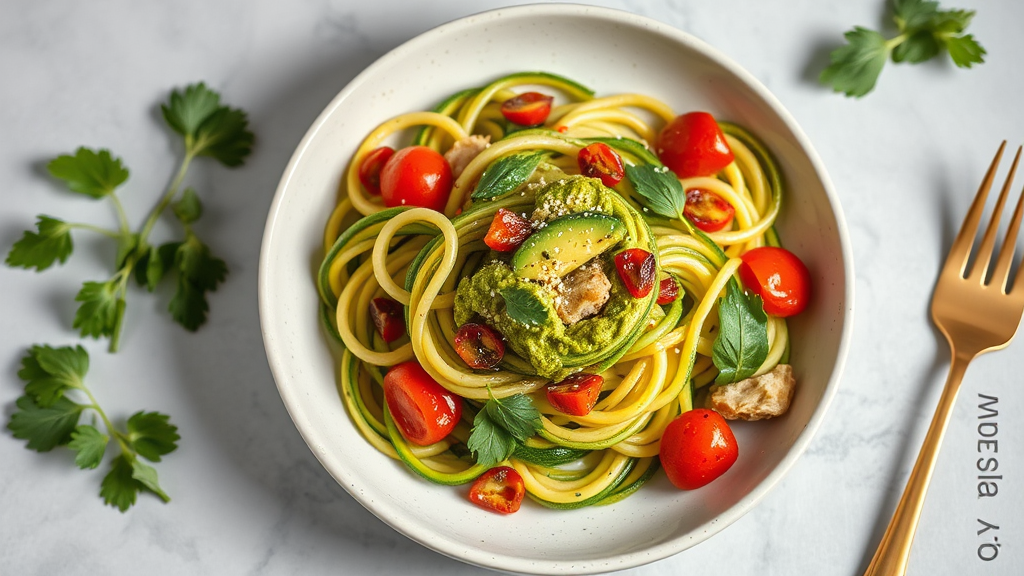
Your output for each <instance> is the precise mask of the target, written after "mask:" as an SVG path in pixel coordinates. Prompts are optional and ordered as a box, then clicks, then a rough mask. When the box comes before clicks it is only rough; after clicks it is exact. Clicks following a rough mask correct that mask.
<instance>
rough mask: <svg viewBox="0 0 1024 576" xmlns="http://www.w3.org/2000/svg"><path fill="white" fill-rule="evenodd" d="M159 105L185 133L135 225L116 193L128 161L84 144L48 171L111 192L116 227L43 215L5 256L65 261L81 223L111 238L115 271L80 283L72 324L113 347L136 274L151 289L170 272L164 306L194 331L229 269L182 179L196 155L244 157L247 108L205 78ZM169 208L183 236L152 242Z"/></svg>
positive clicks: (88, 191) (230, 162)
mask: <svg viewBox="0 0 1024 576" xmlns="http://www.w3.org/2000/svg"><path fill="white" fill-rule="evenodd" d="M161 111H162V113H163V118H164V120H165V122H166V123H167V125H168V126H169V127H170V128H171V129H172V130H173V131H174V132H175V133H177V134H178V135H180V136H181V137H182V141H183V144H184V154H183V156H182V159H181V163H180V164H179V166H178V170H177V172H176V173H175V175H174V177H173V179H172V180H171V182H170V184H169V185H168V187H167V189H166V190H164V192H163V194H162V195H161V196H160V198H159V200H158V201H157V203H156V205H155V206H154V207H153V209H152V210H151V211H150V212H149V214H148V215H147V217H146V219H145V220H144V221H143V222H142V225H141V226H140V227H139V228H138V229H137V230H133V229H132V228H131V226H130V225H129V221H128V215H127V214H126V212H125V210H124V207H123V206H122V204H121V201H120V198H119V196H118V192H119V190H120V188H121V187H122V186H123V185H124V184H125V182H126V181H127V180H128V177H129V170H128V168H127V167H126V166H125V165H124V163H123V162H122V160H121V159H120V158H118V157H116V156H114V155H112V154H111V153H110V151H108V150H103V149H100V150H93V149H90V148H85V147H81V148H79V149H78V150H76V151H75V152H74V153H73V154H65V155H61V156H58V157H57V158H55V159H53V160H52V161H51V162H50V163H49V164H48V165H47V170H48V171H49V173H50V174H51V175H52V176H53V177H54V178H57V179H58V180H62V181H63V182H64V183H65V184H66V186H67V188H68V190H70V191H71V192H74V193H77V194H82V195H85V196H88V197H90V198H93V199H109V200H110V202H111V203H112V204H113V207H114V210H115V212H116V214H117V219H118V226H117V229H108V228H103V227H100V226H95V225H92V224H86V223H78V222H66V221H64V220H62V219H60V218H56V217H53V216H46V215H40V216H38V220H37V222H36V230H35V231H26V232H25V233H24V235H23V236H22V238H21V239H20V240H18V241H17V242H15V244H14V246H13V247H12V248H11V250H10V252H9V253H8V255H7V259H6V263H7V265H8V266H12V267H21V268H34V269H35V270H36V271H43V270H46V269H47V268H50V267H51V266H53V265H54V264H55V263H60V264H63V263H64V262H65V261H67V259H68V257H69V256H70V255H71V254H72V252H73V250H74V243H73V241H72V231H75V230H86V231H91V232H95V233H99V234H101V235H104V236H107V237H109V238H111V239H113V240H114V241H115V242H116V245H117V253H116V256H115V261H114V270H115V272H114V274H113V275H112V276H111V277H110V278H108V279H106V280H100V281H96V280H90V281H86V282H84V283H83V284H82V287H81V289H80V290H79V291H78V294H77V295H76V296H75V300H76V301H77V302H78V303H79V304H78V309H77V311H76V313H75V317H74V320H73V323H72V326H73V327H74V328H77V329H78V330H79V332H80V333H81V335H82V336H83V337H92V338H102V337H106V338H109V339H110V351H111V352H116V351H117V349H118V347H119V343H120V335H121V326H122V324H123V322H124V313H125V308H126V305H127V295H128V285H129V282H130V280H131V279H132V278H133V277H134V278H135V279H136V281H137V282H138V283H139V284H140V285H141V286H144V287H146V288H147V289H148V290H149V291H150V292H152V291H154V290H155V289H156V287H157V285H158V284H159V283H160V281H161V280H162V279H163V278H164V277H167V276H169V275H175V276H176V277H177V280H176V290H175V294H174V296H173V297H172V299H171V301H170V303H169V305H168V309H169V311H170V313H171V317H172V318H173V319H174V320H175V321H176V322H177V323H179V324H181V325H182V326H183V327H185V328H186V329H187V330H190V331H195V330H197V329H198V328H199V327H200V326H201V325H202V324H203V323H204V322H205V321H206V318H207V313H208V311H209V305H208V303H207V299H206V296H207V293H208V292H210V291H213V290H216V289H217V286H218V285H219V284H220V283H221V282H223V281H224V278H225V276H226V274H227V265H226V264H225V262H224V261H223V260H221V259H220V258H218V257H216V256H214V255H213V253H212V252H211V251H210V248H209V247H208V246H207V245H206V244H205V243H203V242H202V241H201V240H200V239H199V237H198V236H197V235H196V233H195V230H194V229H193V224H194V223H195V222H196V221H197V220H198V219H199V217H200V216H201V215H202V203H201V202H200V200H199V196H198V194H197V193H196V192H195V190H194V189H192V188H183V184H184V181H185V176H186V174H187V173H188V170H189V167H190V166H191V164H192V161H193V160H194V159H196V158H198V157H209V158H213V159H214V160H216V161H218V162H220V163H221V164H223V165H224V166H227V167H235V166H240V165H241V164H242V163H243V162H244V161H245V158H246V157H247V156H248V155H249V153H250V152H251V151H252V145H253V139H254V137H253V134H252V132H250V131H249V128H248V120H247V117H246V113H245V112H244V111H242V110H239V109H236V108H231V107H229V106H225V105H223V104H221V101H220V95H219V94H218V93H216V92H214V91H213V90H210V89H209V88H207V87H206V85H205V84H203V83H198V84H192V85H190V86H188V87H186V88H185V89H184V90H181V91H179V90H174V91H172V92H171V95H170V98H169V99H168V102H167V103H166V104H163V105H162V106H161ZM168 211H170V212H171V213H172V214H173V215H174V217H175V218H176V219H177V221H178V222H179V224H180V225H181V228H182V230H183V235H184V238H183V239H181V240H176V241H171V242H166V243H163V244H160V245H156V244H151V241H150V234H151V232H152V231H153V227H154V226H155V225H156V223H157V221H158V220H159V219H160V217H161V216H162V215H163V214H164V213H166V212H168Z"/></svg>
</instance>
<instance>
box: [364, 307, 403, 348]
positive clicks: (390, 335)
mask: <svg viewBox="0 0 1024 576" xmlns="http://www.w3.org/2000/svg"><path fill="white" fill-rule="evenodd" d="M370 318H371V319H372V320H373V325H374V326H376V327H377V333H379V334H380V337H381V338H383V339H384V341H385V342H388V343H391V342H394V341H395V340H398V339H399V338H401V337H402V336H403V335H405V307H404V306H402V305H401V304H399V303H398V302H396V301H394V300H392V299H391V298H374V299H373V300H370Z"/></svg>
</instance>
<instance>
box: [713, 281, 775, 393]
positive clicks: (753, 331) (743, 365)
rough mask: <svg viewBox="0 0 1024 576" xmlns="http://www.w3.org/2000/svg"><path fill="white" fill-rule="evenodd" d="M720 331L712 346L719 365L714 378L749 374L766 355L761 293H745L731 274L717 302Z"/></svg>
mask: <svg viewBox="0 0 1024 576" xmlns="http://www.w3.org/2000/svg"><path fill="white" fill-rule="evenodd" d="M718 318H719V332H718V336H717V337H716V338H715V343H714V345H713V346H712V349H711V352H712V358H711V359H712V361H713V362H714V363H715V367H716V368H718V377H717V378H716V379H715V382H717V383H719V384H728V383H731V382H739V381H740V380H743V379H744V378H749V377H751V376H753V375H754V373H755V372H757V369H758V368H760V367H761V364H763V363H764V361H765V358H767V357H768V316H767V315H766V314H765V312H764V308H763V306H762V304H761V297H760V296H757V295H748V294H744V292H743V289H742V288H740V286H739V283H738V282H737V281H736V279H735V278H733V279H732V280H731V281H730V282H729V284H728V287H727V288H726V289H725V298H722V300H721V302H719V305H718Z"/></svg>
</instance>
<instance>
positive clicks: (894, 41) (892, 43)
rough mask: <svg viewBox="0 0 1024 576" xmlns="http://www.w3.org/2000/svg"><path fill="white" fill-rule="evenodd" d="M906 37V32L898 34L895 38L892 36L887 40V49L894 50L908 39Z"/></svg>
mask: <svg viewBox="0 0 1024 576" xmlns="http://www.w3.org/2000/svg"><path fill="white" fill-rule="evenodd" d="M906 39H907V35H906V34H900V35H899V36H896V37H894V38H890V39H888V40H886V41H885V49H886V50H888V51H889V52H892V51H893V50H894V49H895V48H896V47H897V46H899V45H900V44H903V42H904V40H906Z"/></svg>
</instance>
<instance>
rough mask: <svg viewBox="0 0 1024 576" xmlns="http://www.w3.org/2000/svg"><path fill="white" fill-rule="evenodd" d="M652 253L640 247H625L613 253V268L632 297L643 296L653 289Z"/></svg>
mask: <svg viewBox="0 0 1024 576" xmlns="http://www.w3.org/2000/svg"><path fill="white" fill-rule="evenodd" d="M654 268H655V263H654V254H651V253H650V252H648V251H647V250H644V249H642V248H627V249H625V250H623V251H622V252H619V253H618V254H616V255H615V270H617V271H618V273H619V278H620V279H621V280H622V283H623V284H625V285H626V290H628V291H629V294H630V296H632V297H633V298H645V297H646V296H647V295H648V294H650V293H651V290H653V289H654V280H655V279H656V271H655V269H654Z"/></svg>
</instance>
